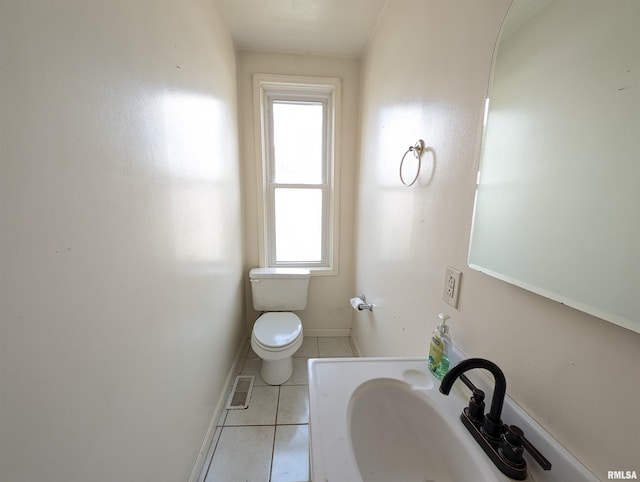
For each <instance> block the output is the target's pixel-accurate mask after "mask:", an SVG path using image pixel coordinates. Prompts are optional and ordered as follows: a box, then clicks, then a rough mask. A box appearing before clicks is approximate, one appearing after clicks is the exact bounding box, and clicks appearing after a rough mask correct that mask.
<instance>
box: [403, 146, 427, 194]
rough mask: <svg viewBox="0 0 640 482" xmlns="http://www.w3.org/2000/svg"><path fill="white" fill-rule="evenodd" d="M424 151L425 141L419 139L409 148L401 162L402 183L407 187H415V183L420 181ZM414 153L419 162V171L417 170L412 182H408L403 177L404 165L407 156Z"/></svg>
mask: <svg viewBox="0 0 640 482" xmlns="http://www.w3.org/2000/svg"><path fill="white" fill-rule="evenodd" d="M423 150H424V141H423V140H422V139H418V142H416V143H415V144H414V145H412V146H409V149H407V152H405V153H404V156H402V159H401V160H400V182H402V184H404V185H405V186H407V187H409V186H413V185H414V184H415V182H416V181H417V180H418V176H419V175H420V168H421V167H422V151H423ZM410 152H413V155H414V157H415V158H416V159H417V160H418V169H416V175H415V177H414V178H413V180H412V181H411V182H406V181H405V180H404V177H403V176H402V165H403V164H404V159H405V158H406V157H407V154H409V153H410Z"/></svg>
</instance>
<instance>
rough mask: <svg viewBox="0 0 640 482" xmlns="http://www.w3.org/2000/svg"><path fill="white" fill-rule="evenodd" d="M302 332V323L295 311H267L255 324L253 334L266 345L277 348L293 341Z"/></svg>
mask: <svg viewBox="0 0 640 482" xmlns="http://www.w3.org/2000/svg"><path fill="white" fill-rule="evenodd" d="M301 332H302V323H301V322H300V318H298V316H297V315H296V314H295V313H290V312H270V313H265V314H264V315H262V316H261V317H260V318H258V321H256V324H255V325H253V334H254V336H255V337H256V339H257V340H258V341H259V342H260V343H261V344H262V345H264V346H267V347H271V348H277V347H281V346H285V345H289V344H290V343H293V342H294V341H295V339H296V338H298V336H300V333H301Z"/></svg>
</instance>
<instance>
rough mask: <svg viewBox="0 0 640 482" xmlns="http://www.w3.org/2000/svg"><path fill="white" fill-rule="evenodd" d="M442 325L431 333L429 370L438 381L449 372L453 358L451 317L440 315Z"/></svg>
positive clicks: (444, 314) (439, 324)
mask: <svg viewBox="0 0 640 482" xmlns="http://www.w3.org/2000/svg"><path fill="white" fill-rule="evenodd" d="M438 317H439V318H440V323H438V326H436V329H435V330H433V333H431V344H430V346H429V370H430V371H431V373H433V374H434V375H435V376H436V378H437V379H439V380H442V377H444V376H445V374H446V373H447V372H448V371H449V363H450V358H449V357H450V356H451V336H450V335H449V326H448V325H447V320H448V319H449V315H447V314H446V313H440V314H439V315H438Z"/></svg>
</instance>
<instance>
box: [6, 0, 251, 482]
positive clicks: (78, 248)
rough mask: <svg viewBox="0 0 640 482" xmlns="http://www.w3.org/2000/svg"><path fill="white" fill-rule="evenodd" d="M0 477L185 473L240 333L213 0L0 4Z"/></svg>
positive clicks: (176, 476)
mask: <svg viewBox="0 0 640 482" xmlns="http://www.w3.org/2000/svg"><path fill="white" fill-rule="evenodd" d="M0 61H1V63H2V69H1V70H0V246H1V247H2V249H1V250H0V316H1V318H0V387H2V388H1V390H0V427H2V429H1V430H0V480H2V481H3V482H5V481H6V482H38V481H43V482H44V481H46V482H58V481H59V482H71V481H88V480H91V481H105V482H113V481H116V480H117V481H132V482H133V481H135V482H139V481H143V480H147V481H148V480H153V481H157V482H161V481H166V482H176V481H181V480H187V479H188V478H189V475H190V474H191V471H192V469H193V467H194V462H195V460H196V457H197V456H198V452H199V450H200V448H201V444H202V441H203V438H204V436H205V433H206V431H207V428H208V425H209V422H210V421H211V417H212V415H213V412H214V409H215V405H216V403H217V402H218V399H219V397H220V395H221V393H222V391H223V389H224V387H223V385H224V381H225V378H226V375H227V372H228V370H229V367H230V366H231V363H232V362H233V359H234V357H235V355H236V351H237V349H238V347H239V344H240V341H241V336H242V334H243V323H242V319H243V304H242V296H243V284H242V280H243V275H242V236H241V228H240V227H239V226H238V222H237V220H238V219H239V218H241V211H240V206H241V204H240V181H239V170H240V169H239V163H238V153H237V112H236V66H235V52H234V49H233V45H232V42H231V39H230V38H229V35H228V34H227V30H226V26H225V24H224V21H223V19H222V15H221V13H220V12H219V11H218V9H217V5H216V3H215V2H211V1H204V0H202V1H200V0H189V1H184V2H152V1H144V0H143V1H135V2H127V1H121V2H96V1H89V2H87V1H84V0H60V1H57V2H48V1H45V0H32V1H28V2H22V1H18V0H15V1H13V0H8V1H3V2H1V3H0Z"/></svg>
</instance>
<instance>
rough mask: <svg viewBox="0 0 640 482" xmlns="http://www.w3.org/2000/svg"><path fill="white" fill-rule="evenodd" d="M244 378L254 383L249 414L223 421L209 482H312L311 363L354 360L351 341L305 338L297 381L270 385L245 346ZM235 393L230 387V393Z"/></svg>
mask: <svg viewBox="0 0 640 482" xmlns="http://www.w3.org/2000/svg"><path fill="white" fill-rule="evenodd" d="M245 345H246V347H245V351H246V355H245V356H244V359H243V360H241V363H240V371H239V373H238V374H239V375H253V376H255V377H256V378H255V382H254V386H253V392H252V394H251V400H250V403H249V407H248V408H247V409H246V410H225V411H224V412H223V413H222V415H221V416H220V419H219V421H218V426H217V427H216V431H215V434H214V438H213V444H212V450H211V453H210V455H209V457H210V458H209V459H208V468H207V469H206V471H205V475H204V478H203V480H204V482H241V481H246V482H306V481H308V480H309V478H310V475H309V378H308V375H307V360H309V358H322V357H348V356H355V354H354V351H353V349H352V347H351V343H350V341H349V338H348V337H305V338H304V341H303V343H302V346H301V347H300V349H299V350H298V351H297V352H296V353H295V355H294V357H293V375H292V377H291V378H290V379H289V380H288V381H287V382H286V383H284V384H283V385H280V386H271V385H267V384H266V383H265V382H264V380H262V377H261V376H260V362H261V360H260V358H258V357H257V355H256V354H255V353H254V352H253V350H251V347H250V343H248V342H247V343H246V344H245ZM229 391H231V387H230V388H229Z"/></svg>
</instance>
